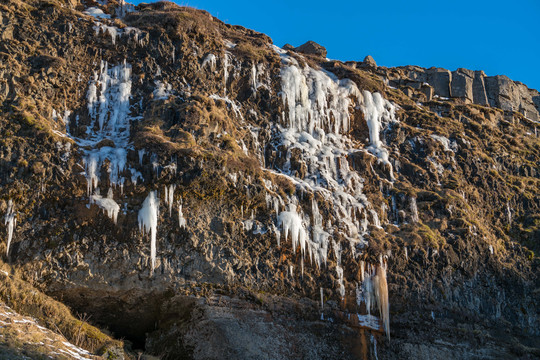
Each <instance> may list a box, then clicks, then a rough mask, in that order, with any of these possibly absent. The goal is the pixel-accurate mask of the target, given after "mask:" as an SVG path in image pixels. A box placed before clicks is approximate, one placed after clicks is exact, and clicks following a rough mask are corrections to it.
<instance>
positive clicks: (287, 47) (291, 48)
mask: <svg viewBox="0 0 540 360" xmlns="http://www.w3.org/2000/svg"><path fill="white" fill-rule="evenodd" d="M282 49H283V50H287V51H290V50H294V46H292V45H291V44H285V45H283V47H282Z"/></svg>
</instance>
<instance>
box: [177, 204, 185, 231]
mask: <svg viewBox="0 0 540 360" xmlns="http://www.w3.org/2000/svg"><path fill="white" fill-rule="evenodd" d="M178 226H179V227H180V228H181V229H185V228H186V219H185V218H184V213H183V212H182V199H180V200H178Z"/></svg>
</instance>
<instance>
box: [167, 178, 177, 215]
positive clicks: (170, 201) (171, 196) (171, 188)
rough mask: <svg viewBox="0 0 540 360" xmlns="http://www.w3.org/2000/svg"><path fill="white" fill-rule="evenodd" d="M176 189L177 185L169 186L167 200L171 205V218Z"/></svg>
mask: <svg viewBox="0 0 540 360" xmlns="http://www.w3.org/2000/svg"><path fill="white" fill-rule="evenodd" d="M175 189H176V185H171V186H169V199H168V200H167V202H168V204H169V216H171V215H172V207H173V201H174V190H175Z"/></svg>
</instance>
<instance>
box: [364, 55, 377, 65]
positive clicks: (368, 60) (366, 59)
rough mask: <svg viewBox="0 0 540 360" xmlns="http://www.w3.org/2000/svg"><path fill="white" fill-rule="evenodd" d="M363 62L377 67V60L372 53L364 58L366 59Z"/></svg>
mask: <svg viewBox="0 0 540 360" xmlns="http://www.w3.org/2000/svg"><path fill="white" fill-rule="evenodd" d="M363 63H364V64H365V65H367V66H371V67H375V68H376V67H377V63H376V62H375V60H374V59H373V57H372V56H371V55H368V56H366V57H365V58H364V61H363Z"/></svg>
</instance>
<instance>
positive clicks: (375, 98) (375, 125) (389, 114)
mask: <svg viewBox="0 0 540 360" xmlns="http://www.w3.org/2000/svg"><path fill="white" fill-rule="evenodd" d="M363 95H364V101H363V105H362V110H363V112H364V115H365V117H366V122H367V125H368V128H369V139H370V143H371V145H370V146H369V147H368V150H369V151H370V152H371V153H372V154H373V155H375V156H377V158H378V159H379V160H380V161H382V162H383V163H385V164H387V165H390V161H389V160H388V150H387V149H385V148H384V146H383V142H382V141H381V137H380V133H381V130H382V129H383V126H384V125H385V124H388V123H389V122H395V121H397V120H396V116H395V112H396V108H395V106H394V105H393V104H392V103H391V102H390V101H388V100H385V99H384V98H383V97H382V95H381V94H380V93H375V94H371V93H370V92H369V91H367V90H364V92H363Z"/></svg>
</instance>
